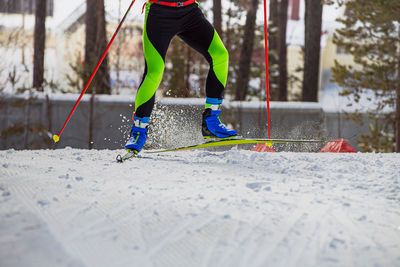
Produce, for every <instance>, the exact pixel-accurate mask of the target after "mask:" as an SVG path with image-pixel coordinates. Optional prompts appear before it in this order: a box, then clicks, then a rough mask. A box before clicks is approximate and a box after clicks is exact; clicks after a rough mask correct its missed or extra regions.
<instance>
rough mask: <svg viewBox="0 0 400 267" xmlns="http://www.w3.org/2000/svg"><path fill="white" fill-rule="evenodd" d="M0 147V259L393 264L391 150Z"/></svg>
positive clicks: (395, 172) (5, 262) (398, 257)
mask: <svg viewBox="0 0 400 267" xmlns="http://www.w3.org/2000/svg"><path fill="white" fill-rule="evenodd" d="M118 153H121V151H110V150H103V151H96V150H92V151H89V150H77V149H70V148H67V149H62V150H42V151H14V150H8V151H0V266H2V267H7V266H13V267H15V266H24V267H25V266H42V267H43V266H93V267H98V266H100V267H101V266H105V267H106V266H107V267H110V266H140V267H142V266H174V267H175V266H185V267H186V266H229V267H233V266H285V267H287V266H302V267H303V266H318V267H319V266H363V267H365V266H385V267H387V266H400V184H399V181H400V155H398V154H361V153H358V154H319V153H289V152H282V153H257V152H251V151H245V150H237V149H235V148H233V149H232V150H229V151H223V152H212V151H204V150H196V151H188V152H175V153H165V154H146V153H142V155H141V157H140V158H136V159H133V160H131V161H129V162H125V163H123V164H119V163H116V162H115V160H114V159H115V156H116V155H117V154H118Z"/></svg>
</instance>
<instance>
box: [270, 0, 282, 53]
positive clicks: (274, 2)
mask: <svg viewBox="0 0 400 267" xmlns="http://www.w3.org/2000/svg"><path fill="white" fill-rule="evenodd" d="M269 21H270V24H269V25H268V27H269V29H272V28H275V27H278V24H279V3H278V0H270V3H269ZM268 49H269V50H271V51H276V50H277V49H278V42H277V36H276V34H270V35H269V36H268Z"/></svg>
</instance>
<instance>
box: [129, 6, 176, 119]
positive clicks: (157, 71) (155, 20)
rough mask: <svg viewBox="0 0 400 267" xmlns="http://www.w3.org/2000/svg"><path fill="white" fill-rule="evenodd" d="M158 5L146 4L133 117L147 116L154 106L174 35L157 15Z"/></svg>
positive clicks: (172, 30) (171, 28) (172, 29)
mask: <svg viewBox="0 0 400 267" xmlns="http://www.w3.org/2000/svg"><path fill="white" fill-rule="evenodd" d="M158 8H159V7H158V6H157V5H154V4H152V3H147V4H146V16H145V21H144V27H143V51H144V57H145V72H144V75H143V80H142V83H141V85H140V87H139V89H138V92H137V94H136V99H135V117H139V118H148V117H150V114H151V111H152V110H153V107H154V101H155V93H156V90H157V88H158V86H159V85H160V83H161V80H162V77H163V73H164V65H165V64H164V61H165V55H166V53H167V49H168V46H169V44H170V42H171V39H172V37H173V36H174V35H175V29H174V28H173V27H169V28H166V27H165V24H166V22H165V21H163V20H164V19H163V18H162V17H161V16H159V12H160V11H159V10H157V9H158Z"/></svg>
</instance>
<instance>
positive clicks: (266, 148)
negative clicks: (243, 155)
mask: <svg viewBox="0 0 400 267" xmlns="http://www.w3.org/2000/svg"><path fill="white" fill-rule="evenodd" d="M251 151H257V152H276V151H275V149H273V148H272V147H269V146H267V144H258V145H256V146H255V147H254V148H253V149H252V150H251Z"/></svg>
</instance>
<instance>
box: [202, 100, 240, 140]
mask: <svg viewBox="0 0 400 267" xmlns="http://www.w3.org/2000/svg"><path fill="white" fill-rule="evenodd" d="M221 104H222V100H219V99H218V98H209V97H207V100H206V109H205V110H204V112H203V123H202V127H201V130H202V134H203V137H204V138H205V139H212V138H217V139H233V138H234V137H235V136H236V135H237V132H236V131H235V130H229V129H227V128H226V127H225V125H224V124H223V123H222V122H221V120H220V119H219V115H220V114H221Z"/></svg>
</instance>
